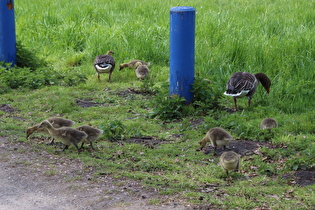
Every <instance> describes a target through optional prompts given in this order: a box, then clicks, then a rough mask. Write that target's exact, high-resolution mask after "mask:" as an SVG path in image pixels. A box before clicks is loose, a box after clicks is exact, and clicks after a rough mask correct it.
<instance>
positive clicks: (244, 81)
mask: <svg viewBox="0 0 315 210" xmlns="http://www.w3.org/2000/svg"><path fill="white" fill-rule="evenodd" d="M257 85H258V81H257V79H256V77H255V75H253V74H251V73H248V72H236V73H235V74H233V75H232V76H231V78H230V80H229V82H228V83H227V85H226V91H225V93H224V94H225V95H229V96H233V97H243V96H249V97H251V96H252V95H253V94H254V93H255V91H256V88H257Z"/></svg>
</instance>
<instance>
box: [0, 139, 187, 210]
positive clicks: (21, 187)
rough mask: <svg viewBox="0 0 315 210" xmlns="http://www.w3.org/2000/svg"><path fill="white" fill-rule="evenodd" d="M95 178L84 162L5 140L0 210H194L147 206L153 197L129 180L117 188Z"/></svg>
mask: <svg viewBox="0 0 315 210" xmlns="http://www.w3.org/2000/svg"><path fill="white" fill-rule="evenodd" d="M92 172H93V171H92V169H89V168H87V167H85V166H84V164H83V163H82V162H80V161H79V160H70V159H67V158H65V157H63V156H58V155H53V154H49V153H47V152H45V151H32V148H30V146H29V145H28V144H23V143H11V142H8V141H7V140H6V138H4V137H0V186H1V188H0V189H1V190H0V209H6V210H15V209H19V210H39V209H45V210H50V209H51V210H67V209H71V210H74V209H82V210H83V209H84V210H90V209H114V210H118V209H128V210H129V209H156V210H159V209H161V210H162V209H163V210H168V209H190V208H189V207H185V206H183V205H180V204H176V203H173V202H170V203H169V204H166V205H160V206H152V205H148V200H149V199H150V198H154V197H155V196H156V194H155V193H154V192H149V191H147V190H144V189H143V187H142V186H141V185H139V184H138V183H136V182H132V181H127V180H125V181H122V182H120V183H119V186H117V180H114V179H112V178H111V177H110V176H107V175H104V176H101V177H97V178H95V177H94V176H93V173H92ZM114 183H116V185H114Z"/></svg>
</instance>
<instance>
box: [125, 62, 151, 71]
mask: <svg viewBox="0 0 315 210" xmlns="http://www.w3.org/2000/svg"><path fill="white" fill-rule="evenodd" d="M137 62H141V64H142V65H146V66H150V63H149V62H145V61H141V60H132V61H130V62H128V63H122V64H120V65H119V71H120V70H122V69H124V68H132V69H136V68H137V66H136V63H137Z"/></svg>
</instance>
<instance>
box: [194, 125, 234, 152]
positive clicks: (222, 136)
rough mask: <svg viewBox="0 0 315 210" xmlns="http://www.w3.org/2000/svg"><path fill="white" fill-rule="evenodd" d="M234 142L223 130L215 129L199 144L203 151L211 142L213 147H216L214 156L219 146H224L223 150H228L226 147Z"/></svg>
mask: <svg viewBox="0 0 315 210" xmlns="http://www.w3.org/2000/svg"><path fill="white" fill-rule="evenodd" d="M231 140H233V137H232V136H231V135H230V134H229V133H228V132H227V131H225V130H224V129H223V128H219V127H214V128H211V129H210V130H209V131H208V132H207V134H206V136H205V137H204V138H203V139H202V140H201V141H200V142H199V144H200V146H201V147H200V149H203V148H204V147H205V146H206V144H207V142H211V145H212V146H213V147H214V155H215V154H216V150H217V147H218V146H223V149H224V150H225V149H226V145H227V144H228V143H229V142H230V141H231Z"/></svg>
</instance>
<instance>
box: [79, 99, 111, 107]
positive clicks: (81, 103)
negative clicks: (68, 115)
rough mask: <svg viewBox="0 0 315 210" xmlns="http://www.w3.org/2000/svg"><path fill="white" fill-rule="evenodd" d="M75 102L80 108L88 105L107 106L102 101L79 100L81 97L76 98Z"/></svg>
mask: <svg viewBox="0 0 315 210" xmlns="http://www.w3.org/2000/svg"><path fill="white" fill-rule="evenodd" d="M76 103H77V104H78V105H79V106H80V107H82V108H89V107H95V106H108V105H106V104H104V103H99V102H95V101H93V100H81V99H78V100H77V101H76Z"/></svg>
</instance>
